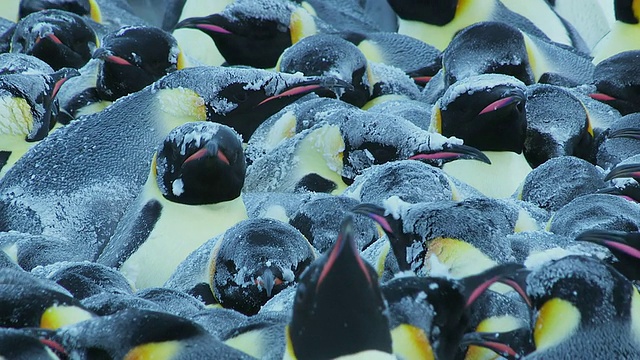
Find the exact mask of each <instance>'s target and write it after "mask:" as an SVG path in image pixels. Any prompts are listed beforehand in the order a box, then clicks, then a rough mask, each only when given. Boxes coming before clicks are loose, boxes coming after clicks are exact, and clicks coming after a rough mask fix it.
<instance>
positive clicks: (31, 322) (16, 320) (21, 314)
mask: <svg viewBox="0 0 640 360" xmlns="http://www.w3.org/2000/svg"><path fill="white" fill-rule="evenodd" d="M0 287H1V288H2V290H3V291H2V297H1V298H0V302H1V303H2V305H3V306H2V308H3V310H2V311H1V312H0V324H1V325H2V327H3V328H26V327H39V328H43V329H52V330H54V329H58V328H60V327H62V326H66V325H71V324H75V323H77V322H81V321H83V320H87V319H90V318H93V317H94V315H93V314H92V313H91V312H90V311H88V310H87V309H86V308H85V307H84V306H83V305H82V304H81V303H80V301H79V300H78V299H76V298H74V297H72V296H71V294H69V293H68V292H67V291H66V290H65V289H64V288H62V287H61V286H59V285H58V284H56V283H54V282H53V281H51V280H45V279H40V278H37V277H35V276H34V275H31V274H30V273H28V272H25V271H22V270H14V269H9V268H6V269H1V270H0Z"/></svg>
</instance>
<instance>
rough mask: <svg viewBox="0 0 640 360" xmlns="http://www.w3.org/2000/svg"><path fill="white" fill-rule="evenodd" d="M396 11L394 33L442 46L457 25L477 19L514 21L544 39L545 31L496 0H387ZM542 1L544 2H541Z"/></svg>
mask: <svg viewBox="0 0 640 360" xmlns="http://www.w3.org/2000/svg"><path fill="white" fill-rule="evenodd" d="M389 4H390V5H391V7H392V8H393V10H394V11H395V12H396V14H398V17H399V18H400V19H399V28H398V33H400V34H405V35H409V36H413V37H415V38H417V39H420V40H422V41H424V42H426V43H427V44H430V45H433V46H435V47H436V48H438V49H439V50H441V51H442V50H444V49H445V48H446V47H447V45H448V44H449V42H450V41H451V39H452V38H453V37H454V35H455V34H456V33H457V32H458V31H459V30H461V29H463V28H465V27H467V26H469V25H472V24H475V23H477V22H481V21H500V22H504V23H508V24H514V25H515V26H516V27H517V28H519V29H520V30H522V31H525V32H527V33H528V34H530V35H533V36H537V37H541V38H545V39H548V37H547V35H546V34H545V32H543V31H542V30H540V29H539V28H538V27H536V25H534V23H533V22H531V21H530V20H528V19H527V18H525V17H524V16H522V15H520V14H518V13H516V12H513V11H511V10H509V9H508V8H507V7H506V6H504V5H503V4H502V2H501V1H499V0H438V1H432V2H429V3H426V2H421V1H417V0H390V1H389ZM545 5H546V4H545Z"/></svg>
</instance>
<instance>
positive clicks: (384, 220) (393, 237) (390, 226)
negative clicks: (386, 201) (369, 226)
mask: <svg viewBox="0 0 640 360" xmlns="http://www.w3.org/2000/svg"><path fill="white" fill-rule="evenodd" d="M351 211H353V212H354V213H356V214H361V215H364V216H367V217H369V218H371V219H372V220H373V221H375V222H376V223H377V224H378V225H380V227H381V228H382V230H383V231H384V233H385V234H386V235H387V238H388V239H389V241H390V242H391V249H392V250H393V253H394V255H395V257H396V259H397V261H398V267H399V268H400V270H401V271H409V270H411V266H410V265H409V263H408V262H407V247H410V246H411V244H412V243H413V239H412V238H410V237H409V236H407V235H406V234H405V232H404V231H403V225H402V218H401V217H400V216H399V214H391V213H390V212H388V211H387V209H385V208H383V207H381V206H378V205H375V204H368V203H364V204H359V205H356V206H355V207H353V209H351Z"/></svg>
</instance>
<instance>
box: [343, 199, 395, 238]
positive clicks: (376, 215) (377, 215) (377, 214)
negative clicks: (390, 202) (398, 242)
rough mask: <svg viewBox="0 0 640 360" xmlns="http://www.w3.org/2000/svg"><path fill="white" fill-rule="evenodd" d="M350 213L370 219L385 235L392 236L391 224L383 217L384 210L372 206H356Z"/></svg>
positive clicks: (366, 204) (367, 204)
mask: <svg viewBox="0 0 640 360" xmlns="http://www.w3.org/2000/svg"><path fill="white" fill-rule="evenodd" d="M351 212H353V213H356V214H361V215H364V216H367V217H369V218H371V219H372V220H373V221H375V222H376V223H378V225H380V226H381V227H382V229H383V230H384V232H386V233H387V234H393V229H392V228H391V223H390V222H389V220H388V219H387V217H386V216H385V209H384V208H382V207H380V206H378V205H374V204H369V203H365V204H358V205H356V206H355V207H354V208H353V209H351Z"/></svg>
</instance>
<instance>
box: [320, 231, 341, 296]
mask: <svg viewBox="0 0 640 360" xmlns="http://www.w3.org/2000/svg"><path fill="white" fill-rule="evenodd" d="M343 241H344V237H343V236H342V234H340V235H338V239H337V240H336V244H335V245H334V248H333V251H331V254H329V259H328V260H327V263H326V264H325V265H324V268H323V269H322V272H321V273H320V277H319V278H318V283H317V284H316V291H318V288H319V287H320V284H322V282H323V281H324V278H325V277H327V274H328V273H329V271H330V270H331V268H332V267H333V264H334V263H335V262H336V259H337V258H338V254H339V253H340V248H341V247H342V246H343V244H342V242H343Z"/></svg>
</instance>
